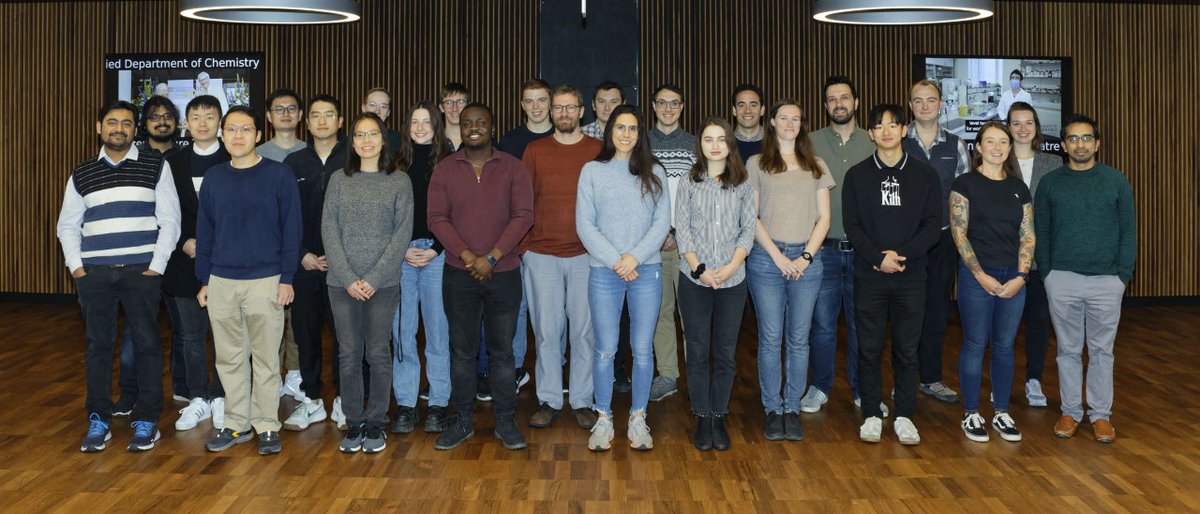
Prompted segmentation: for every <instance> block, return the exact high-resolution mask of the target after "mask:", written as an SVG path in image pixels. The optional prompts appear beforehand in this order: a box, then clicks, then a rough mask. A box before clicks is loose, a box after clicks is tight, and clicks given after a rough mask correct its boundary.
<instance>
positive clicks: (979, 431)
mask: <svg viewBox="0 0 1200 514" xmlns="http://www.w3.org/2000/svg"><path fill="white" fill-rule="evenodd" d="M961 424H962V431H963V435H966V436H967V439H970V440H972V441H975V442H977V443H986V442H988V440H989V439H991V437H989V436H988V433H987V424H986V423H985V422H984V421H983V416H980V415H979V413H978V412H968V413H967V414H966V415H965V416H963V419H962V423H961Z"/></svg>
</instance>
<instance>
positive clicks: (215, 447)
mask: <svg viewBox="0 0 1200 514" xmlns="http://www.w3.org/2000/svg"><path fill="white" fill-rule="evenodd" d="M252 438H254V434H253V433H252V432H250V431H249V430H246V431H245V432H238V431H235V430H234V429H232V428H222V429H221V431H220V432H217V434H216V435H214V436H212V438H211V439H209V440H208V442H207V443H204V449H206V450H208V451H210V452H220V451H225V450H228V449H229V447H230V446H233V445H235V444H241V443H244V442H247V441H249V440H250V439H252Z"/></svg>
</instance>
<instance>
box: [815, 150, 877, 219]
mask: <svg viewBox="0 0 1200 514" xmlns="http://www.w3.org/2000/svg"><path fill="white" fill-rule="evenodd" d="M808 137H809V139H810V140H811V141H812V146H813V153H815V154H817V157H820V158H821V160H823V161H825V166H827V167H829V173H830V174H831V175H833V181H834V183H837V184H841V183H842V180H843V179H845V178H846V171H847V170H849V169H850V168H851V167H853V166H854V165H855V164H858V163H860V162H862V161H864V160H866V159H869V158H870V157H871V155H872V154H874V153H875V143H873V142H871V138H870V137H869V136H867V131H865V130H863V129H861V128H858V127H854V133H853V134H851V135H850V140H848V141H842V136H840V135H838V133H837V132H834V131H833V127H825V128H823V129H821V130H818V131H816V132H812V133H810V134H809V135H808ZM829 212H830V219H829V235H828V236H827V237H830V238H833V239H843V240H844V239H846V228H845V227H844V226H843V225H842V195H841V194H840V193H834V194H831V195H829Z"/></svg>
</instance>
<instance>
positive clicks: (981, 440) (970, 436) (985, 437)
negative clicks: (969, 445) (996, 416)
mask: <svg viewBox="0 0 1200 514" xmlns="http://www.w3.org/2000/svg"><path fill="white" fill-rule="evenodd" d="M963 435H965V436H967V439H968V440H971V441H975V442H977V443H986V442H988V441H991V440H992V438H991V436H988V435H986V434H984V435H982V436H978V435H975V434H971V433H968V432H967V431H966V430H963Z"/></svg>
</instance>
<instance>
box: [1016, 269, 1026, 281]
mask: <svg viewBox="0 0 1200 514" xmlns="http://www.w3.org/2000/svg"><path fill="white" fill-rule="evenodd" d="M1017 276H1018V277H1021V278H1023V279H1025V281H1026V282H1029V274H1028V273H1025V272H1024V271H1018V272H1017Z"/></svg>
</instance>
